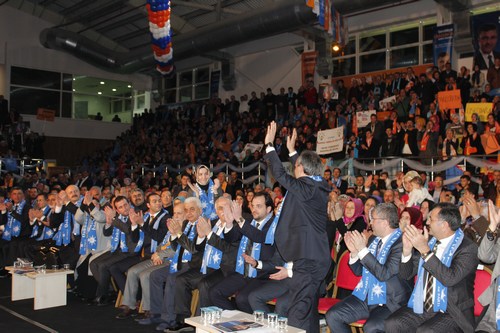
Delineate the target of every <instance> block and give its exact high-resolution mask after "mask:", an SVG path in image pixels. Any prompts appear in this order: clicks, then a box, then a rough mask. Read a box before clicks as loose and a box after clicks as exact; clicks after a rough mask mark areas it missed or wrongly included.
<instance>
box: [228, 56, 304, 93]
mask: <svg viewBox="0 0 500 333" xmlns="http://www.w3.org/2000/svg"><path fill="white" fill-rule="evenodd" d="M235 67H236V69H235V74H236V89H235V90H234V91H224V89H222V88H221V89H220V93H219V96H220V97H221V98H226V97H229V96H231V95H235V96H236V97H237V98H239V96H241V95H243V94H248V95H249V96H250V93H251V92H252V91H255V92H256V93H257V95H259V93H260V92H265V91H266V89H267V88H271V89H272V91H273V93H274V94H278V93H279V89H280V88H281V87H283V88H285V90H286V89H288V87H293V88H294V89H295V91H297V89H298V87H299V86H300V84H301V57H300V55H298V54H297V53H296V52H295V51H294V50H293V48H292V47H290V46H286V47H282V48H279V49H274V50H269V51H264V52H261V53H255V54H250V55H246V56H242V57H238V58H236V59H235Z"/></svg>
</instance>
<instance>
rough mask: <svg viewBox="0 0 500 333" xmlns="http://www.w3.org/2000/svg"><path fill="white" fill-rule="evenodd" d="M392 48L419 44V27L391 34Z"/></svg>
mask: <svg viewBox="0 0 500 333" xmlns="http://www.w3.org/2000/svg"><path fill="white" fill-rule="evenodd" d="M390 40H391V47H393V46H404V45H408V44H413V43H418V27H415V28H410V29H405V30H400V31H393V32H391V33H390Z"/></svg>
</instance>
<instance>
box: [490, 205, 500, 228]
mask: <svg viewBox="0 0 500 333" xmlns="http://www.w3.org/2000/svg"><path fill="white" fill-rule="evenodd" d="M488 211H489V215H490V225H489V227H488V229H490V231H491V232H495V231H496V230H497V228H498V224H500V214H499V212H498V210H497V207H496V206H495V205H494V204H493V201H491V200H488Z"/></svg>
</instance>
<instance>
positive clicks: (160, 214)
mask: <svg viewBox="0 0 500 333" xmlns="http://www.w3.org/2000/svg"><path fill="white" fill-rule="evenodd" d="M167 213H168V212H167V211H166V210H165V209H163V208H162V210H161V211H160V212H158V215H157V216H156V220H155V223H154V224H153V229H154V230H158V227H159V226H160V221H161V219H162V218H163V217H164V216H165V215H166V214H167ZM150 216H151V214H150V213H149V212H148V213H146V215H144V222H146V221H147V220H148V219H149V217H150ZM167 240H168V238H167ZM163 242H165V238H164V239H163V241H162V245H164V244H163ZM165 244H166V242H165ZM157 247H158V242H157V241H155V240H154V239H153V238H151V253H155V252H156V248H157Z"/></svg>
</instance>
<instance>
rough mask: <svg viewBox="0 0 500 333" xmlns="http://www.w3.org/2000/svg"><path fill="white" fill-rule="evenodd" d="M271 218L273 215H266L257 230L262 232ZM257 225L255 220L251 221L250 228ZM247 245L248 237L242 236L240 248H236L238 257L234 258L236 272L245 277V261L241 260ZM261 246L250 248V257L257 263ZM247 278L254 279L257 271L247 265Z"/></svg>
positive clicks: (254, 244) (256, 244)
mask: <svg viewBox="0 0 500 333" xmlns="http://www.w3.org/2000/svg"><path fill="white" fill-rule="evenodd" d="M271 216H273V213H269V214H267V216H266V218H265V219H264V220H263V221H262V222H261V223H260V225H259V227H258V229H259V230H262V229H263V228H264V226H265V225H266V223H267V222H268V221H269V220H270V219H271ZM256 225H257V222H256V221H255V220H253V221H252V226H253V227H255V226H256ZM247 244H248V237H247V236H243V237H241V240H240V247H239V248H238V255H237V257H236V258H238V259H237V260H236V272H238V273H240V274H241V275H245V259H244V258H243V253H245V250H246V248H247ZM261 246H262V244H261V243H256V242H254V243H253V246H252V253H251V257H252V258H254V259H255V260H257V261H259V259H260V249H261ZM248 266H249V269H248V277H251V278H254V277H256V276H257V270H256V269H255V268H253V267H252V266H251V265H248Z"/></svg>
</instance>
